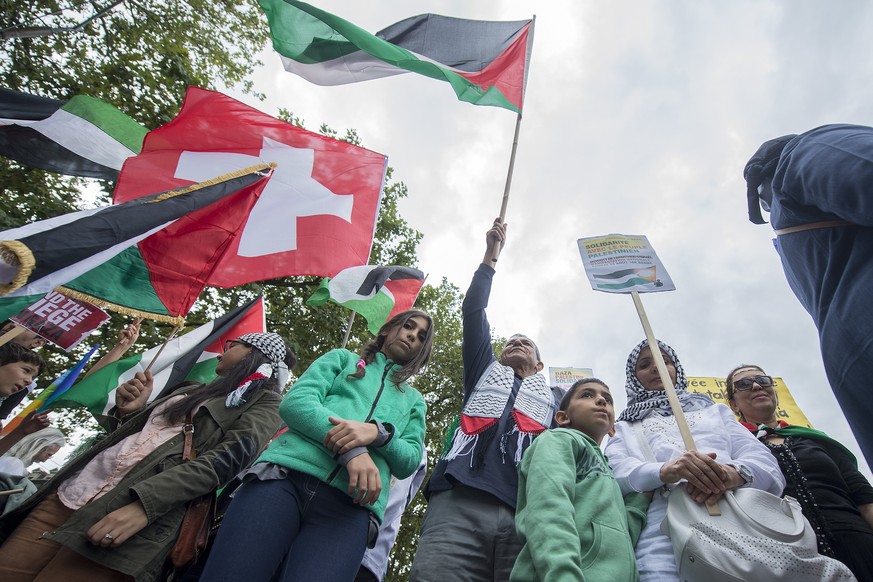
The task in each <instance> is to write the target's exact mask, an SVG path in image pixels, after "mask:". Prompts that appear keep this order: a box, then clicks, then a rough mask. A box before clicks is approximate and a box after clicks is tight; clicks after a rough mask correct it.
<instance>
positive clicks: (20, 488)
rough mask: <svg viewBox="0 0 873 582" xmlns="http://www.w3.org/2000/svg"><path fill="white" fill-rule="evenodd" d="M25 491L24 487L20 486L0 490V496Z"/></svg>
mask: <svg viewBox="0 0 873 582" xmlns="http://www.w3.org/2000/svg"><path fill="white" fill-rule="evenodd" d="M23 491H24V487H19V488H18V489H6V490H5V491H0V497H5V496H7V495H14V494H15V493H22V492H23Z"/></svg>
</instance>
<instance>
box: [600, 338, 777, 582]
mask: <svg viewBox="0 0 873 582" xmlns="http://www.w3.org/2000/svg"><path fill="white" fill-rule="evenodd" d="M658 347H659V348H660V350H661V354H662V355H663V357H664V363H665V364H666V365H667V372H668V373H669V375H670V380H671V381H672V382H673V384H674V386H675V388H676V392H677V395H678V397H679V402H680V403H681V406H682V410H683V411H684V413H685V417H686V418H687V421H688V426H689V427H690V429H691V434H692V436H693V437H694V442H695V445H696V447H697V449H698V450H697V451H688V450H686V449H685V445H684V443H683V441H682V437H681V435H680V433H679V431H678V429H677V423H676V419H675V417H674V416H673V411H672V409H671V408H670V403H669V401H668V399H667V395H666V393H665V388H664V384H663V382H662V380H661V377H660V375H659V374H658V370H657V367H656V365H655V358H654V357H653V356H652V347H651V346H649V343H648V341H643V342H641V343H640V344H639V345H637V347H636V348H634V350H633V351H632V352H631V353H630V356H628V359H627V366H626V367H625V373H626V375H627V379H626V384H625V389H626V390H627V397H628V404H627V408H625V410H624V412H622V413H621V415H620V416H619V419H618V422H617V423H616V434H615V437H613V438H611V439H610V440H609V442H608V443H607V445H606V455H607V457H608V458H609V463H610V465H611V466H612V469H613V471H614V472H615V477H616V479H617V480H618V483H619V485H620V486H621V489H622V492H623V493H631V492H635V491H636V492H642V491H653V490H654V491H656V493H655V495H654V498H653V499H652V503H651V504H650V505H649V509H648V518H647V523H646V525H645V527H644V528H643V531H642V533H641V534H640V538H639V541H638V543H637V546H636V558H637V566H638V568H639V572H640V580H642V581H643V582H645V581H646V580H649V581H653V582H654V581H658V582H665V581H669V580H679V574H678V570H677V565H676V561H675V558H674V553H673V546H672V544H671V542H670V538H669V537H668V535H667V534H666V533H664V532H662V531H661V522H662V521H663V519H664V516H665V515H666V512H667V491H668V490H669V489H671V488H673V487H675V486H676V484H677V483H679V482H680V481H682V482H685V483H686V484H685V487H686V489H687V491H688V493H689V494H690V496H691V497H692V499H694V500H695V501H696V502H697V503H715V502H717V501H718V500H719V499H720V498H721V497H722V495H724V492H725V491H727V490H728V489H734V488H736V487H754V488H756V489H762V490H765V491H768V492H770V493H772V494H774V495H779V494H780V493H782V488H783V487H784V486H785V480H784V478H783V477H782V473H781V472H780V471H779V465H778V464H777V463H776V460H775V459H774V458H773V456H772V455H770V452H769V451H768V450H767V447H765V446H764V445H763V444H761V443H760V442H759V441H758V440H757V439H756V438H755V437H754V436H753V435H752V434H751V433H750V432H749V431H748V430H747V429H746V428H745V427H743V426H742V425H741V424H740V423H739V422H737V420H736V418H735V417H734V414H733V412H731V410H730V409H729V408H728V407H727V406H725V405H724V404H714V403H713V401H712V400H711V399H710V398H709V397H708V396H706V395H704V394H696V393H693V392H688V383H687V380H686V378H685V371H684V369H683V368H682V364H681V363H680V362H679V358H678V357H677V355H676V353H675V352H674V351H673V349H672V348H671V347H670V346H668V345H667V344H664V343H662V342H658Z"/></svg>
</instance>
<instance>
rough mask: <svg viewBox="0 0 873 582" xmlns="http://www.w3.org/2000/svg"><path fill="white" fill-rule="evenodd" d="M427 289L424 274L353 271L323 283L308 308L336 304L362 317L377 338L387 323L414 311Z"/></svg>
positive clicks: (388, 269) (397, 270) (397, 269)
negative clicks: (408, 310)
mask: <svg viewBox="0 0 873 582" xmlns="http://www.w3.org/2000/svg"><path fill="white" fill-rule="evenodd" d="M423 285H424V273H422V272H421V271H419V270H418V269H413V268H410V267H394V266H389V267H379V266H375V265H364V266H362V267H351V268H349V269H346V270H344V271H342V272H340V273H338V274H337V275H336V277H333V278H332V279H331V278H327V279H323V280H322V281H321V285H320V286H319V287H318V289H316V291H315V293H313V294H312V297H310V298H309V299H307V300H306V304H307V305H312V306H318V305H323V304H324V303H326V302H327V301H333V302H334V303H338V304H340V305H342V306H343V307H347V308H348V309H351V310H352V311H355V312H357V313H360V314H361V315H363V316H364V318H365V319H366V320H367V329H369V330H370V333H372V334H373V335H376V334H377V333H379V328H381V327H382V326H383V325H385V322H386V321H388V320H389V319H391V318H392V317H394V316H395V315H397V314H398V313H402V312H404V311H406V310H407V309H412V306H413V304H414V303H415V299H416V297H418V293H419V291H421V288H422V286H423Z"/></svg>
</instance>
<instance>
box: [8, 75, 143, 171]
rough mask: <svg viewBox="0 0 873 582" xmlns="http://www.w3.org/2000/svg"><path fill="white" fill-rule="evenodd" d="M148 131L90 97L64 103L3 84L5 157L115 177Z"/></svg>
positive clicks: (50, 168) (44, 167)
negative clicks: (7, 87) (15, 89)
mask: <svg viewBox="0 0 873 582" xmlns="http://www.w3.org/2000/svg"><path fill="white" fill-rule="evenodd" d="M147 131H148V130H147V129H146V128H145V127H143V126H142V125H140V124H139V123H137V122H136V121H134V120H133V119H131V118H130V117H128V116H127V115H125V114H124V113H122V112H121V111H119V110H118V109H116V108H115V107H113V106H112V105H109V104H108V103H104V102H103V101H100V100H99V99H95V98H93V97H88V96H87V95H76V96H75V97H73V98H72V99H70V100H69V101H59V100H56V99H49V98H46V97H39V96H37V95H31V94H29V93H22V92H21V91H13V90H12V89H4V88H0V155H2V156H6V157H7V158H11V159H13V160H15V161H17V162H19V163H21V164H24V165H27V166H32V167H34V168H40V169H42V170H48V171H50V172H57V173H59V174H66V175H69V176H81V177H85V178H100V179H104V180H114V179H115V178H116V177H117V176H118V171H119V170H120V169H121V165H122V164H123V163H124V160H126V159H127V158H129V157H130V156H133V155H136V154H138V153H139V150H140V148H141V147H142V140H143V138H144V137H145V135H146V132H147Z"/></svg>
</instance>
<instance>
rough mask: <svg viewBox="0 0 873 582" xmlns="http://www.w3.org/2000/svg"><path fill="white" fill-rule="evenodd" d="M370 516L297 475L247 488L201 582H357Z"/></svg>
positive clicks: (237, 496) (223, 527)
mask: <svg viewBox="0 0 873 582" xmlns="http://www.w3.org/2000/svg"><path fill="white" fill-rule="evenodd" d="M368 530H369V512H368V511H367V509H365V508H363V507H361V506H359V505H355V504H354V503H353V502H352V500H351V498H350V497H349V496H348V495H346V494H345V493H344V492H343V491H340V490H339V489H337V488H335V487H331V486H330V485H328V484H327V483H324V482H323V481H321V480H319V479H317V478H315V477H311V476H309V475H306V474H305V473H300V472H297V471H291V472H290V474H289V476H288V478H287V479H281V480H270V481H258V480H252V481H248V482H246V483H245V484H244V485H243V486H242V487H240V488H239V490H238V491H237V492H236V494H235V495H234V498H233V502H231V504H230V507H229V508H228V510H227V513H226V514H225V516H224V520H223V521H222V524H221V529H220V530H219V532H218V536H217V537H216V539H215V544H214V546H213V547H212V551H211V552H210V554H209V560H208V561H207V563H206V568H205V569H204V571H203V575H202V576H201V580H204V581H208V582H221V581H227V582H239V581H240V580H246V581H251V582H270V581H271V580H277V581H280V582H292V581H301V582H303V581H307V582H310V581H312V580H318V581H320V582H351V581H352V580H354V578H355V575H356V574H357V572H358V567H359V566H360V565H361V559H362V558H363V555H364V550H365V549H366V546H367V533H368Z"/></svg>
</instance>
